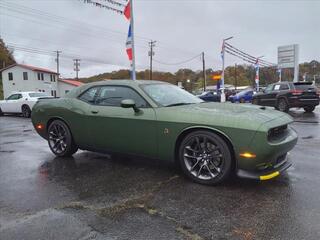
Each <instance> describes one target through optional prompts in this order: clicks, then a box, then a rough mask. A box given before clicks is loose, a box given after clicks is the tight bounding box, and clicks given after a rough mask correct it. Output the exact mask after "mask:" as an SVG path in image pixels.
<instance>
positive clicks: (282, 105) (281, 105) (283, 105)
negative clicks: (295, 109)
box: [277, 98, 289, 112]
mask: <svg viewBox="0 0 320 240" xmlns="http://www.w3.org/2000/svg"><path fill="white" fill-rule="evenodd" d="M277 109H278V110H279V111H281V112H288V111H289V105H288V103H287V101H286V100H285V99H284V98H280V99H279V100H278V104H277Z"/></svg>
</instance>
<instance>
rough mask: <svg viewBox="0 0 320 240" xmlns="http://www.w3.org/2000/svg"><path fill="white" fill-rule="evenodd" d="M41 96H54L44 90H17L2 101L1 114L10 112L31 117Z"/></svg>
mask: <svg viewBox="0 0 320 240" xmlns="http://www.w3.org/2000/svg"><path fill="white" fill-rule="evenodd" d="M40 98H53V97H51V96H49V95H48V94H46V93H43V92H17V93H13V94H11V95H10V96H9V97H7V98H6V99H4V100H1V101H0V116H1V115H3V114H5V113H8V114H22V116H24V117H26V118H29V117H30V116H31V111H32V108H33V106H34V105H35V104H36V102H37V101H38V100H39V99H40Z"/></svg>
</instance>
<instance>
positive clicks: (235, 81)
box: [234, 63, 238, 90]
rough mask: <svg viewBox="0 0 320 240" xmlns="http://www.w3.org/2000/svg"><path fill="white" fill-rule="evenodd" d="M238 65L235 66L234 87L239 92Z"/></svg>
mask: <svg viewBox="0 0 320 240" xmlns="http://www.w3.org/2000/svg"><path fill="white" fill-rule="evenodd" d="M237 80H238V79H237V64H236V63H235V64H234V87H235V90H237V85H238V83H237Z"/></svg>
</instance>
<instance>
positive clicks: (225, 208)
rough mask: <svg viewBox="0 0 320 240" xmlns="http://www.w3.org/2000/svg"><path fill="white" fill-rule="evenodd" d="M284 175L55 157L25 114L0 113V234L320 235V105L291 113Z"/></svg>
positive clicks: (85, 155)
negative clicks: (208, 181)
mask: <svg viewBox="0 0 320 240" xmlns="http://www.w3.org/2000/svg"><path fill="white" fill-rule="evenodd" d="M290 114H291V115H292V116H293V117H294V119H295V122H294V124H293V126H294V128H295V129H296V130H297V132H298V134H299V141H298V144H297V145H296V147H295V148H294V150H293V151H291V154H290V158H291V160H292V161H293V164H294V165H293V167H291V168H290V169H289V170H288V171H287V172H286V173H285V174H283V175H281V176H279V177H278V178H276V179H273V180H270V181H266V182H256V181H251V180H244V179H237V178H236V179H233V180H231V181H229V182H227V183H225V184H223V185H220V186H216V187H208V186H202V185H199V184H195V183H192V182H190V181H189V180H187V179H185V178H184V177H183V176H182V175H181V173H180V172H179V171H177V170H175V169H174V168H173V167H172V166H166V165H163V164H162V163H157V162H153V161H152V162H151V160H146V159H145V160H140V159H134V158H131V159H130V158H127V157H125V158H122V157H117V158H116V157H114V158H112V157H109V156H108V155H102V154H97V153H92V152H85V151H79V152H78V153H77V154H75V155H74V157H73V158H69V159H62V158H56V157H55V156H54V155H53V154H52V153H51V152H50V150H49V147H48V146H47V142H46V141H45V140H44V139H42V138H41V137H40V136H38V135H37V134H36V132H35V131H34V130H33V127H32V124H31V121H30V119H24V118H22V117H14V116H5V117H1V118H0V239H1V240H11V239H32V240H33V239H59V240H60V239H82V240H85V239H299V240H300V239H308V240H309V239H315V240H318V239H320V125H319V121H320V107H318V109H317V110H316V112H315V113H312V114H306V113H304V112H303V111H301V110H294V111H291V112H290Z"/></svg>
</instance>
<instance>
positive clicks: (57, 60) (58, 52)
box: [56, 50, 61, 79]
mask: <svg viewBox="0 0 320 240" xmlns="http://www.w3.org/2000/svg"><path fill="white" fill-rule="evenodd" d="M56 53H57V58H56V63H57V74H58V79H59V78H60V72H59V71H60V70H59V67H60V66H59V56H60V53H61V51H58V50H57V51H56Z"/></svg>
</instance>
